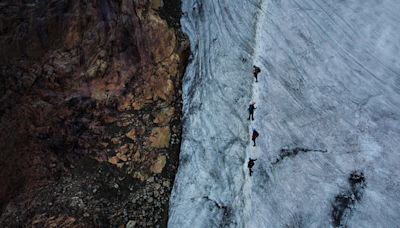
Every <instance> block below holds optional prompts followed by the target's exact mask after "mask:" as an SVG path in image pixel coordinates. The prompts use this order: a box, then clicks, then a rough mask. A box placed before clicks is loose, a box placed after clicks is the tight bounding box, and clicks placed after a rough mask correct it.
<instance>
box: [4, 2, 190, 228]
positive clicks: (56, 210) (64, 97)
mask: <svg viewBox="0 0 400 228" xmlns="http://www.w3.org/2000/svg"><path fill="white" fill-rule="evenodd" d="M179 18H180V1H179V0H172V1H168V2H165V3H164V2H163V1H162V0H158V1H157V0H135V1H130V0H118V1H112V0H94V1H78V0H50V1H45V0H35V1H34V0H24V1H22V0H20V1H2V2H1V3H0V46H1V49H0V128H1V131H0V226H1V227H16V226H29V227H31V226H33V227H71V226H74V227H88V226H96V227H102V226H107V227H109V226H113V227H117V226H118V227H124V226H127V227H136V226H137V227H157V226H160V227H162V226H165V224H166V220H167V217H168V201H169V195H170V191H171V188H172V184H173V179H174V176H175V173H176V169H177V165H178V154H179V148H180V135H181V120H180V119H181V104H182V102H181V78H182V74H183V71H184V68H185V66H186V61H187V59H188V54H189V48H188V46H189V45H188V42H187V40H186V38H185V36H184V35H183V34H182V33H181V31H180V25H179Z"/></svg>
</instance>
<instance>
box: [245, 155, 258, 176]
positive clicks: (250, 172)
mask: <svg viewBox="0 0 400 228" xmlns="http://www.w3.org/2000/svg"><path fill="white" fill-rule="evenodd" d="M255 161H257V159H251V158H249V163H247V167H248V168H249V174H250V176H251V174H252V173H253V170H252V168H253V166H254V162H255Z"/></svg>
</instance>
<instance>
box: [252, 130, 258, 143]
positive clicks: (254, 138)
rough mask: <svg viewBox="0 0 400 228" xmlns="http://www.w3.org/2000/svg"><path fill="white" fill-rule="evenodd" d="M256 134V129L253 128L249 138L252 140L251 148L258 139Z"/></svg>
mask: <svg viewBox="0 0 400 228" xmlns="http://www.w3.org/2000/svg"><path fill="white" fill-rule="evenodd" d="M258 135H259V134H258V132H257V131H256V129H254V128H253V134H252V136H251V140H253V143H254V144H253V146H256V138H257V137H258Z"/></svg>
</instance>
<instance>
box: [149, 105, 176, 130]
mask: <svg viewBox="0 0 400 228" xmlns="http://www.w3.org/2000/svg"><path fill="white" fill-rule="evenodd" d="M174 111H175V109H174V108H173V107H168V108H165V109H163V110H161V112H160V113H159V114H158V115H157V116H156V118H155V119H154V123H156V124H158V125H161V126H163V125H166V124H168V123H169V121H171V118H172V116H173V115H174Z"/></svg>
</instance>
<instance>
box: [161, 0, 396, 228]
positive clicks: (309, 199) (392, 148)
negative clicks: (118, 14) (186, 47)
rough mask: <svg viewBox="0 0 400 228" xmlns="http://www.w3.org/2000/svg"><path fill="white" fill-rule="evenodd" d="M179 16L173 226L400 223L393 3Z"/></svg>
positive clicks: (227, 5)
mask: <svg viewBox="0 0 400 228" xmlns="http://www.w3.org/2000/svg"><path fill="white" fill-rule="evenodd" d="M182 8H183V12H184V16H183V19H182V24H183V29H184V31H185V32H186V33H187V34H188V35H189V37H190V40H191V49H192V52H193V54H192V56H191V63H190V65H189V66H188V68H187V72H186V75H185V80H184V88H183V96H184V110H183V112H184V129H183V141H182V150H181V155H180V156H181V157H180V166H179V171H178V174H177V177H176V181H175V185H174V188H173V192H172V198H171V203H170V218H169V222H168V225H169V227H172V228H174V227H179V228H180V227H251V228H252V227H399V224H400V194H399V192H400V171H399V167H400V152H399V148H400V120H399V119H400V60H399V58H398V56H399V52H400V19H399V18H400V17H399V16H400V13H399V12H400V1H398V0H363V1H360V0H185V1H183V6H182ZM253 64H254V65H257V66H259V67H260V68H261V73H260V76H259V82H258V83H255V82H254V81H253V78H252V65H253ZM250 101H255V102H256V107H257V109H256V110H255V121H248V120H247V117H248V113H247V108H248V105H249V102H250ZM252 128H256V129H257V131H258V132H259V133H260V137H259V138H258V139H257V146H256V147H253V146H252V143H251V141H250V133H251V129H252ZM249 158H256V159H257V161H255V166H254V168H253V171H254V173H253V176H251V177H250V176H249V172H248V168H247V161H248V159H249Z"/></svg>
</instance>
